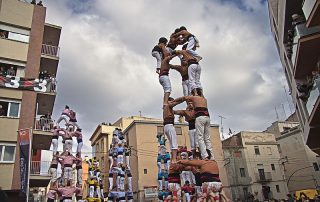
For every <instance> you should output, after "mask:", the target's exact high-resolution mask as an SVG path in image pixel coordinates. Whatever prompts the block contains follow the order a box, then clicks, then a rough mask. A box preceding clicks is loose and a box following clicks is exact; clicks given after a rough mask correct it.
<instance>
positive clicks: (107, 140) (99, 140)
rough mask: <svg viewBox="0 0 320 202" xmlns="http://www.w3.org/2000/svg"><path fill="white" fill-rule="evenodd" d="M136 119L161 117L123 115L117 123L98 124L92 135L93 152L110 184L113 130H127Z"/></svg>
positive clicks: (105, 179) (150, 119) (105, 182)
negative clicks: (109, 153) (110, 151)
mask: <svg viewBox="0 0 320 202" xmlns="http://www.w3.org/2000/svg"><path fill="white" fill-rule="evenodd" d="M134 120H149V121H160V120H159V119H153V118H147V117H142V116H131V117H122V118H120V119H119V120H117V121H116V122H115V123H113V124H111V123H101V124H99V125H98V126H97V128H96V129H95V131H94V132H93V134H92V135H91V137H90V139H89V140H90V141H91V146H92V154H93V156H94V157H96V158H97V160H98V161H99V162H100V166H101V168H100V169H101V173H102V178H103V182H104V184H105V185H107V184H108V171H109V157H108V151H109V148H110V147H109V146H110V144H111V140H112V134H113V131H114V130H115V129H116V128H119V129H122V130H125V129H126V128H127V127H128V126H129V125H130V124H131V123H132V122H133V121H134Z"/></svg>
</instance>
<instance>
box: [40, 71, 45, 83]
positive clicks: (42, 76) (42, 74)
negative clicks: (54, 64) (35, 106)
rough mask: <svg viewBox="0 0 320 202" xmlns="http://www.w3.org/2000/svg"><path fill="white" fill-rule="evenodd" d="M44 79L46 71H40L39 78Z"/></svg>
mask: <svg viewBox="0 0 320 202" xmlns="http://www.w3.org/2000/svg"><path fill="white" fill-rule="evenodd" d="M43 79H44V72H39V80H40V81H42V80H43Z"/></svg>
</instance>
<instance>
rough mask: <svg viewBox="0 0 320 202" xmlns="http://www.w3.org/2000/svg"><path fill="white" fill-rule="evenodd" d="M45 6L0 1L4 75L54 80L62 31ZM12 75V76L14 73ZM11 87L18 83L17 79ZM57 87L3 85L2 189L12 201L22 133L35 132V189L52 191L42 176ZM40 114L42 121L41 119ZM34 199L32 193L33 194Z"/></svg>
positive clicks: (17, 183) (0, 121) (0, 93)
mask: <svg viewBox="0 0 320 202" xmlns="http://www.w3.org/2000/svg"><path fill="white" fill-rule="evenodd" d="M45 16H46V8H45V7H43V6H40V5H33V4H30V3H26V2H23V1H18V0H0V34H1V36H0V47H1V48H0V68H1V76H4V77H5V76H6V74H7V75H11V76H15V78H20V77H23V78H34V79H35V78H39V72H46V74H47V76H48V75H49V74H50V75H51V77H52V78H53V77H55V75H56V72H57V68H58V63H59V55H58V53H59V48H58V46H59V40H60V33H61V27H59V26H56V25H51V24H48V23H46V22H45ZM9 71H10V74H9ZM12 85H13V86H14V85H15V83H14V81H12ZM55 96H56V93H55V87H54V86H50V88H49V89H47V90H46V91H45V92H38V91H37V92H36V91H32V90H20V89H18V88H12V86H9V87H7V86H2V87H0V105H1V106H2V109H3V110H1V116H0V128H1V130H0V170H1V171H2V172H1V173H0V187H2V189H3V190H5V191H6V193H7V194H8V195H9V197H10V201H17V200H18V196H19V193H18V192H19V191H20V188H21V179H20V163H19V162H20V157H19V156H20V151H19V146H18V145H17V144H18V135H17V131H18V130H20V129H27V128H31V129H33V132H32V135H31V136H32V157H31V159H32V162H31V167H30V173H29V174H30V187H47V185H48V183H49V177H48V176H45V175H47V174H46V173H45V175H44V176H43V175H41V174H42V173H41V167H42V166H47V167H48V166H49V165H43V163H41V162H40V160H41V150H49V148H50V145H51V135H52V133H51V132H50V129H51V128H52V126H53V122H52V120H51V119H50V118H48V117H49V116H46V117H45V116H44V115H48V114H51V113H52V111H53V106H54V101H55ZM40 116H41V117H42V118H41V120H40ZM31 195H32V194H31Z"/></svg>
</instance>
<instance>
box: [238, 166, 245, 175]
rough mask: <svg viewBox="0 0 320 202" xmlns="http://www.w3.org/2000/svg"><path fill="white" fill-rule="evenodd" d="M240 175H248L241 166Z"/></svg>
mask: <svg viewBox="0 0 320 202" xmlns="http://www.w3.org/2000/svg"><path fill="white" fill-rule="evenodd" d="M239 172H240V177H246V170H245V169H244V168H239Z"/></svg>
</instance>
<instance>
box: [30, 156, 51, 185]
mask: <svg viewBox="0 0 320 202" xmlns="http://www.w3.org/2000/svg"><path fill="white" fill-rule="evenodd" d="M50 164H51V162H50V161H31V166H30V187H47V186H48V184H49V182H50V179H51V177H50V175H49V172H48V171H49V168H50Z"/></svg>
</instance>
